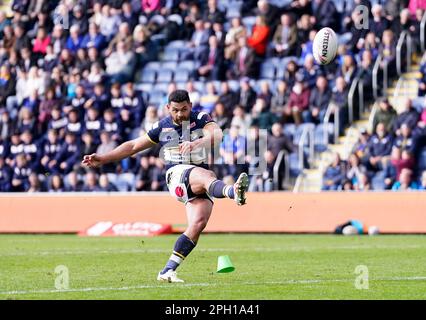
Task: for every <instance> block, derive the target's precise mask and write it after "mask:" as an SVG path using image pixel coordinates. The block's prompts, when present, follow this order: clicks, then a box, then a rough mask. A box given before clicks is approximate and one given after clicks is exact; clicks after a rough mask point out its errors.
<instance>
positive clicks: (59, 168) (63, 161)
mask: <svg viewBox="0 0 426 320" xmlns="http://www.w3.org/2000/svg"><path fill="white" fill-rule="evenodd" d="M79 160H80V145H79V143H78V142H77V136H76V135H75V134H74V133H72V132H68V133H67V134H66V135H65V142H64V144H63V145H62V147H61V150H59V152H58V154H57V156H56V158H55V159H54V160H53V162H52V167H51V168H52V169H53V170H52V171H53V172H59V173H65V174H67V173H69V172H70V171H71V170H73V167H74V166H75V165H76V164H78V163H79Z"/></svg>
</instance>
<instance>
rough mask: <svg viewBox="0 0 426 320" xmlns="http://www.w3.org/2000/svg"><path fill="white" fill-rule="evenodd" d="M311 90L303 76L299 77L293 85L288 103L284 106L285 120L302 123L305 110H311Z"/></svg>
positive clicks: (285, 121)
mask: <svg viewBox="0 0 426 320" xmlns="http://www.w3.org/2000/svg"><path fill="white" fill-rule="evenodd" d="M310 94H311V92H310V90H309V88H308V87H307V86H306V85H305V82H304V81H303V78H298V80H297V82H296V83H295V85H294V86H293V88H292V90H291V93H290V98H289V101H288V104H287V105H286V106H285V107H284V113H283V121H284V123H287V122H292V121H293V122H294V123H295V124H300V123H302V114H303V112H309V111H308V108H309V97H310Z"/></svg>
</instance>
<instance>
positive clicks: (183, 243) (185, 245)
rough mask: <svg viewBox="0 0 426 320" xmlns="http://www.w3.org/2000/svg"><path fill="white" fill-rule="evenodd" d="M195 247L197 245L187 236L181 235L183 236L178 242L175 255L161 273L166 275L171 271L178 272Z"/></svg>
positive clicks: (174, 251) (173, 254)
mask: <svg viewBox="0 0 426 320" xmlns="http://www.w3.org/2000/svg"><path fill="white" fill-rule="evenodd" d="M195 246H196V243H194V242H193V241H192V240H191V239H189V238H188V237H187V236H186V235H185V234H181V236H180V237H179V238H178V239H177V240H176V243H175V247H174V250H173V253H172V255H171V256H170V259H169V261H167V263H166V266H165V267H164V269H163V271H161V274H165V273H166V272H167V271H169V270H176V268H177V267H179V265H180V264H181V263H182V262H183V260H185V258H186V257H187V256H188V255H189V254H190V253H191V251H192V249H194V248H195Z"/></svg>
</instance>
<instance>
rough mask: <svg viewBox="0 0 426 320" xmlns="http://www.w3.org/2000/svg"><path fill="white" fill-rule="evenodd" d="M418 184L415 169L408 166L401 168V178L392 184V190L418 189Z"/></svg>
mask: <svg viewBox="0 0 426 320" xmlns="http://www.w3.org/2000/svg"><path fill="white" fill-rule="evenodd" d="M417 189H418V185H417V182H416V181H413V171H412V170H410V169H407V168H404V169H402V170H401V173H400V175H399V179H398V181H397V182H395V183H394V184H393V186H392V190H394V191H399V190H417Z"/></svg>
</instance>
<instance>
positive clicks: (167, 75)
mask: <svg viewBox="0 0 426 320" xmlns="http://www.w3.org/2000/svg"><path fill="white" fill-rule="evenodd" d="M172 79H173V71H172V70H168V69H161V70H159V71H158V73H157V83H158V82H165V83H170V82H172Z"/></svg>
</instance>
